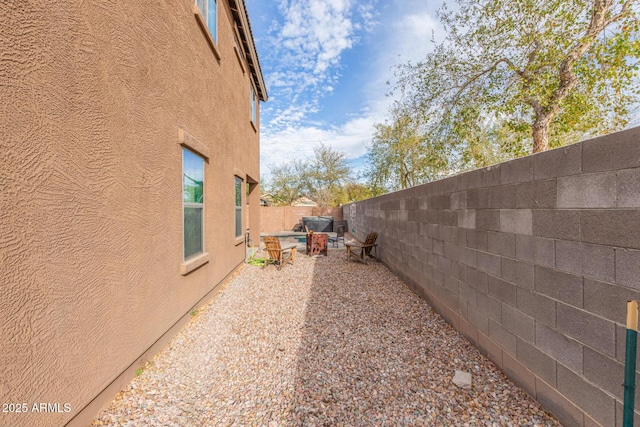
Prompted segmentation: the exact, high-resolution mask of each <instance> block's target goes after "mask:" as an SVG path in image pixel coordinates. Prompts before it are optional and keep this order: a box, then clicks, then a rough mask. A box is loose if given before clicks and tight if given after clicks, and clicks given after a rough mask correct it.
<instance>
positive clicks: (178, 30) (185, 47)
mask: <svg viewBox="0 0 640 427" xmlns="http://www.w3.org/2000/svg"><path fill="white" fill-rule="evenodd" d="M226 8H227V6H226V2H220V10H219V13H220V20H219V28H218V48H219V51H220V56H221V59H220V61H218V60H216V58H215V57H214V55H213V53H212V50H211V48H210V47H209V45H208V44H207V42H206V39H205V36H204V34H203V32H202V30H201V29H200V27H199V26H198V23H197V21H196V19H195V17H194V14H193V3H192V2H191V1H187V0H184V1H177V0H175V1H169V2H161V3H156V2H154V3H153V4H151V3H140V4H133V3H125V2H116V3H108V4H107V3H105V4H102V5H100V6H96V4H94V3H90V2H89V3H87V2H74V1H59V0H52V1H49V2H44V3H38V4H37V5H35V4H33V5H32V4H31V3H28V2H23V1H15V2H9V3H6V4H5V6H4V7H3V8H2V9H1V11H0V14H1V16H0V44H1V45H2V46H3V55H1V56H0V86H2V88H3V89H2V90H1V91H0V106H1V107H0V112H1V114H2V120H1V121H0V153H1V156H0V159H1V160H0V188H1V190H2V191H1V192H0V268H1V269H2V277H3V279H2V280H3V283H2V293H0V319H2V320H0V342H1V343H2V351H0V367H2V373H1V375H0V402H16V403H22V402H26V403H28V404H29V405H31V404H32V403H36V402H51V403H53V402H60V403H69V404H70V407H71V412H69V413H65V412H63V413H50V414H37V413H28V414H19V415H7V414H1V415H0V424H2V425H13V426H22V425H38V426H46V425H51V426H57V425H62V424H64V423H65V422H67V421H68V420H69V419H71V417H72V416H73V415H75V414H76V413H77V412H78V411H80V410H81V409H82V408H83V407H84V406H85V405H86V404H87V403H88V402H90V401H91V399H93V398H94V397H95V396H96V395H97V394H99V393H100V392H101V391H102V390H103V389H104V388H105V387H106V386H107V385H108V384H109V383H110V382H111V381H113V380H114V378H116V377H117V376H118V375H119V374H120V373H121V372H123V371H124V370H125V369H126V368H127V367H128V366H129V365H130V364H131V363H134V362H135V361H136V359H137V358H138V357H139V356H140V355H141V354H143V353H144V352H145V350H146V349H147V348H149V347H150V346H151V345H152V344H153V343H154V342H155V341H156V340H157V339H158V338H159V337H160V336H161V335H162V334H163V333H164V332H165V331H167V330H168V329H169V328H170V327H171V326H172V325H173V324H174V323H175V322H176V321H177V320H178V319H180V318H181V316H183V315H184V313H186V312H187V311H188V310H189V309H190V308H191V307H192V306H193V304H195V303H196V302H197V301H198V300H199V299H200V298H202V297H203V296H204V295H206V294H207V293H208V292H209V291H210V290H211V289H212V288H213V287H214V286H215V285H216V284H217V283H219V282H220V281H221V280H222V279H223V278H224V277H225V276H226V275H227V274H228V273H229V272H230V271H231V270H232V269H233V268H235V267H236V266H237V265H238V264H239V263H241V262H242V261H243V260H244V256H245V247H244V244H239V245H236V241H235V237H234V193H233V188H234V187H233V185H234V181H233V177H234V169H235V168H237V169H241V170H243V171H244V172H245V173H246V174H247V175H250V176H252V177H259V176H260V170H259V135H258V133H257V132H256V131H255V129H254V128H253V127H252V126H251V124H250V121H249V116H250V109H249V108H250V107H249V77H248V74H243V72H242V69H241V68H240V64H239V62H238V60H237V58H236V56H235V53H234V51H233V35H232V18H231V14H230V13H229V11H228V10H227V9H226ZM179 128H184V129H185V130H186V131H187V132H188V133H189V134H190V135H192V136H193V137H194V138H197V139H198V140H199V141H201V142H202V143H203V144H205V145H206V146H207V147H208V148H209V150H210V154H211V157H210V160H209V162H208V164H206V166H205V212H206V214H205V221H206V224H205V230H206V236H205V246H206V251H207V252H208V253H209V254H210V262H209V263H208V264H205V265H204V266H202V267H201V268H199V269H197V270H195V271H193V272H191V273H190V274H188V275H186V276H182V275H181V274H180V273H179V271H180V264H181V262H182V204H181V175H182V165H181V163H182V160H181V158H182V151H181V147H180V145H178V129H179ZM256 194H257V193H256ZM254 199H255V200H254ZM254 199H252V201H251V202H252V203H251V204H250V209H252V212H250V221H251V226H252V227H255V229H254V231H255V233H257V232H258V231H259V229H258V224H259V214H260V211H259V209H258V207H259V203H258V200H257V197H254ZM245 228H246V225H245Z"/></svg>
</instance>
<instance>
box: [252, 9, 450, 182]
mask: <svg viewBox="0 0 640 427" xmlns="http://www.w3.org/2000/svg"><path fill="white" fill-rule="evenodd" d="M428 3H429V2H425V1H424V0H393V1H384V0H359V1H357V0H326V1H323V0H289V1H287V0H281V1H280V2H279V3H278V9H279V11H280V13H281V15H282V16H283V17H284V19H283V21H282V22H280V23H277V24H273V23H272V25H271V27H270V29H271V31H272V34H271V45H272V46H273V50H272V52H270V53H271V54H272V55H274V56H276V57H277V61H274V63H275V64H277V66H276V69H275V70H273V71H272V72H271V73H269V74H268V75H266V76H265V77H266V79H267V84H268V85H269V87H271V88H272V89H271V93H272V95H274V92H276V88H277V95H275V96H272V98H271V100H270V101H269V102H268V103H267V104H266V105H265V107H266V108H265V109H263V117H264V116H265V115H268V116H269V118H270V120H269V121H268V123H267V121H263V126H262V135H261V146H262V154H261V169H262V173H263V175H265V176H268V175H269V171H270V168H271V167H272V166H275V165H277V164H280V163H281V162H283V161H286V160H287V159H294V158H308V157H311V156H313V148H314V147H316V146H317V145H318V144H319V143H320V142H322V143H324V144H326V145H329V146H331V147H332V148H334V149H337V150H340V151H343V152H345V153H346V154H347V156H348V158H350V159H355V158H358V157H360V156H362V155H363V154H365V152H366V148H365V146H366V144H369V143H370V142H371V137H372V129H373V124H374V123H376V122H382V121H384V119H385V118H386V113H387V109H388V106H389V104H390V103H391V102H392V98H389V97H387V96H386V94H387V93H388V92H389V90H390V87H389V86H387V84H386V82H387V81H389V80H392V79H393V69H392V68H393V66H394V65H396V64H398V63H401V62H402V63H404V62H407V61H409V60H411V61H412V62H417V61H418V60H420V59H422V58H424V56H425V55H426V54H427V53H428V51H429V50H430V49H431V48H432V44H431V42H430V41H431V38H432V32H435V36H436V39H438V36H439V34H441V32H442V29H441V27H440V26H439V24H438V22H437V20H436V19H435V13H434V12H435V9H434V6H433V5H429V4H428ZM435 7H437V5H436V6H435ZM368 38H369V39H373V42H374V43H378V45H377V46H376V48H375V49H373V50H372V51H373V52H375V56H372V57H371V59H370V61H369V62H370V64H371V72H370V73H369V74H368V75H367V79H366V81H365V82H363V84H362V86H361V90H363V91H364V93H366V94H367V95H366V100H365V103H364V104H363V105H359V106H356V107H355V111H353V114H352V115H349V116H347V117H346V118H345V122H344V123H335V124H332V125H329V126H327V125H326V124H323V123H310V121H309V117H310V115H311V114H315V113H319V112H320V113H321V112H322V111H321V108H322V103H321V101H322V98H323V96H325V94H327V93H329V94H330V93H332V92H333V91H335V90H337V89H336V87H337V86H338V84H339V79H340V75H339V71H340V60H341V58H342V56H343V55H344V54H345V52H346V51H347V50H349V49H351V48H353V47H354V46H356V45H357V44H358V43H359V42H360V41H361V40H365V39H368ZM272 69H273V68H272ZM324 108H327V109H330V108H331V107H330V106H325V107H324ZM267 112H268V114H265V113H267Z"/></svg>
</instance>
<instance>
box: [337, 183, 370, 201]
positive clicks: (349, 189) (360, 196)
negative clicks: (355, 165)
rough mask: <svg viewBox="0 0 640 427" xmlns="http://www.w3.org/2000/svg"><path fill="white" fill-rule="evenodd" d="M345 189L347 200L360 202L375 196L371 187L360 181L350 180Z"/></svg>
mask: <svg viewBox="0 0 640 427" xmlns="http://www.w3.org/2000/svg"><path fill="white" fill-rule="evenodd" d="M344 190H345V192H346V194H347V202H358V201H360V200H365V199H368V198H370V197H372V196H373V194H372V192H371V190H370V188H369V187H367V186H366V185H364V184H361V183H359V182H348V183H347V184H346V185H345V186H344Z"/></svg>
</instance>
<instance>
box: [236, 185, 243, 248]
mask: <svg viewBox="0 0 640 427" xmlns="http://www.w3.org/2000/svg"><path fill="white" fill-rule="evenodd" d="M243 182H244V180H243V179H242V178H240V177H238V176H236V177H235V187H236V189H235V193H236V194H235V195H236V200H235V214H236V238H239V237H242V234H243V230H242V192H243V191H244V185H242V184H243Z"/></svg>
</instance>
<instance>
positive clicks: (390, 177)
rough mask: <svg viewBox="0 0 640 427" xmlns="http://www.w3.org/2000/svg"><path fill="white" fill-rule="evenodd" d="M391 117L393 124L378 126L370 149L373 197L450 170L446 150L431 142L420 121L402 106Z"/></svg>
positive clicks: (370, 185) (392, 110) (389, 122)
mask: <svg viewBox="0 0 640 427" xmlns="http://www.w3.org/2000/svg"><path fill="white" fill-rule="evenodd" d="M391 115H392V118H391V120H390V121H387V122H386V123H376V124H375V125H374V134H373V139H372V141H371V145H370V146H369V147H368V152H367V163H366V164H367V166H366V167H367V169H366V172H365V176H366V179H367V181H368V184H369V189H370V191H371V192H372V194H373V195H377V194H378V193H380V191H381V190H384V191H393V190H401V189H404V188H409V187H413V186H415V185H418V184H422V183H424V182H427V181H430V180H432V179H433V178H434V176H436V175H437V174H438V173H439V172H440V171H442V170H444V169H446V163H447V156H446V147H445V146H444V145H442V144H433V143H432V142H431V141H430V140H429V138H428V134H427V133H425V131H424V129H423V128H422V127H421V122H420V118H419V117H417V116H415V115H414V116H412V115H411V114H410V113H409V112H408V111H407V110H406V109H405V108H404V106H403V105H401V104H400V103H396V104H394V106H393V107H392V109H391Z"/></svg>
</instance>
